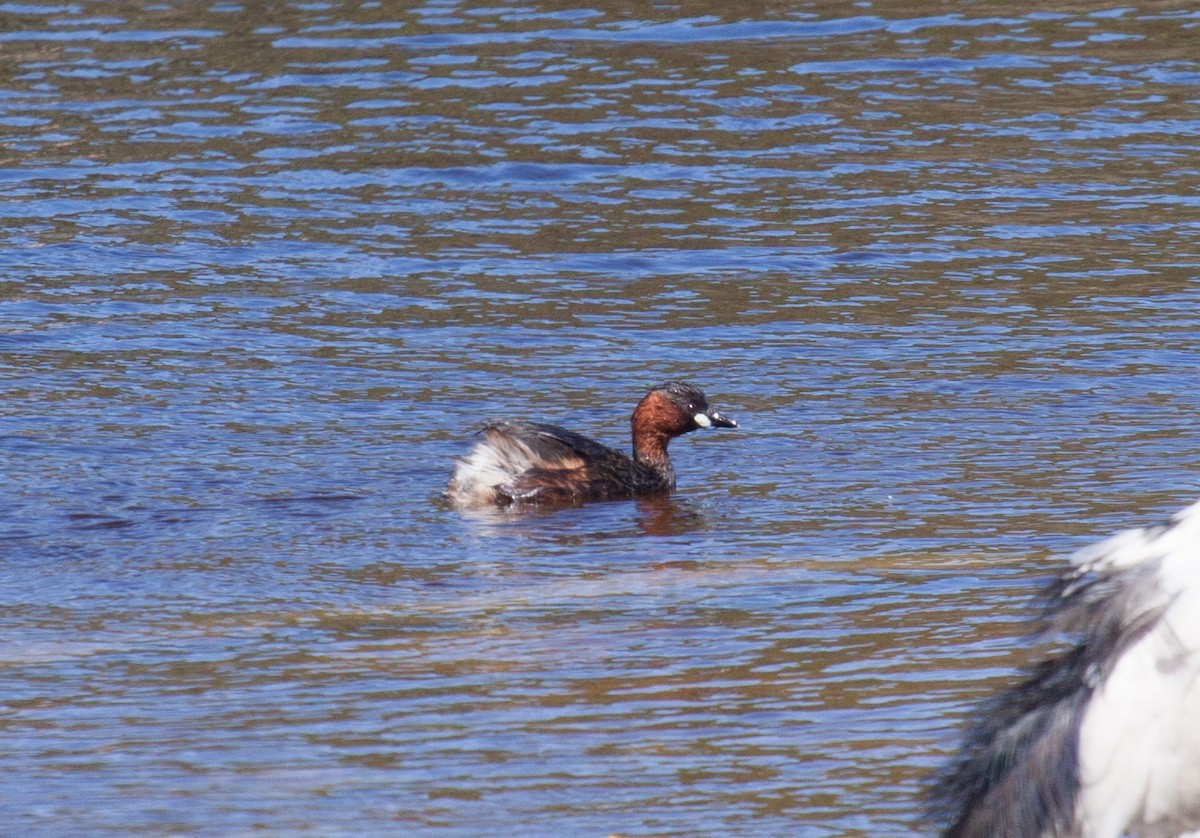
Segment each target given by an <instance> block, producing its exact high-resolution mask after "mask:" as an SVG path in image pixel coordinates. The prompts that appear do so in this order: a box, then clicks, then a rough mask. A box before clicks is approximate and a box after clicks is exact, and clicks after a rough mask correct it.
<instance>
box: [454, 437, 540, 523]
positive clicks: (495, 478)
mask: <svg viewBox="0 0 1200 838" xmlns="http://www.w3.org/2000/svg"><path fill="white" fill-rule="evenodd" d="M534 460H535V457H534V454H533V452H532V451H531V450H530V449H529V447H528V446H527V445H525V444H523V443H522V442H520V441H519V440H517V439H515V438H514V437H511V436H507V435H505V434H489V435H488V436H486V437H485V438H483V439H481V440H479V442H477V443H476V444H475V447H474V448H473V449H472V450H471V453H470V454H468V455H467V456H466V457H464V458H462V459H460V460H459V461H458V464H457V465H456V466H455V468H454V474H452V475H451V476H450V484H449V486H448V487H447V488H446V496H447V497H448V498H449V499H450V500H451V502H453V503H456V504H459V505H461V506H488V505H492V504H495V503H496V502H497V501H498V500H499V499H500V495H501V493H500V491H499V489H500V487H503V486H505V485H506V484H508V483H510V482H512V480H513V479H514V478H515V477H516V476H517V475H518V474H520V473H521V472H523V471H526V470H527V469H529V468H531V467H532V466H533V463H534Z"/></svg>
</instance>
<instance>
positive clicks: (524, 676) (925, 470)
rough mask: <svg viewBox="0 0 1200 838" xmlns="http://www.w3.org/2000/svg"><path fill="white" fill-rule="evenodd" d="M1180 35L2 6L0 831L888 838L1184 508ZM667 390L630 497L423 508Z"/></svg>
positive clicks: (1191, 267)
mask: <svg viewBox="0 0 1200 838" xmlns="http://www.w3.org/2000/svg"><path fill="white" fill-rule="evenodd" d="M1198 22H1200V17H1198V16H1197V14H1196V13H1195V12H1194V11H1192V10H1189V9H1185V8H1182V7H1178V8H1177V7H1172V6H1171V5H1170V4H1164V5H1158V6H1151V7H1145V8H1142V7H1128V6H1104V5H1100V6H1094V5H1093V6H1091V7H1088V8H1086V9H1084V8H1070V9H1065V8H1061V7H1055V8H1053V9H1052V8H1049V7H1045V6H1044V4H1043V6H1039V7H1035V8H1032V9H1031V8H1029V7H1028V6H1021V7H1017V6H1013V5H1011V4H1007V3H996V4H992V5H990V6H989V7H988V8H987V9H986V10H981V9H978V8H976V7H974V6H971V5H969V4H959V5H953V4H952V5H951V6H946V5H944V4H929V3H925V4H922V3H917V4H915V5H914V4H913V3H911V2H908V3H903V4H900V3H892V2H886V1H881V2H875V3H873V4H869V5H867V6H861V7H857V8H856V9H855V10H853V13H848V12H847V11H846V10H845V9H844V8H843V7H842V6H840V5H837V6H835V5H832V4H821V3H818V4H815V5H813V6H811V7H806V9H804V10H799V11H795V12H787V13H780V12H777V11H774V10H767V9H763V10H754V11H746V10H740V9H736V8H731V7H729V6H728V4H724V5H721V6H718V5H716V4H712V3H700V4H692V5H689V6H688V7H687V8H686V9H684V8H674V7H670V6H660V7H655V8H654V9H640V8H639V9H633V8H631V7H626V6H622V5H620V4H609V5H602V6H595V7H591V8H586V9H581V8H575V9H563V8H559V7H558V6H555V5H554V4H537V3H533V4H525V5H522V6H502V5H501V6H496V5H492V6H489V5H482V6H481V5H478V4H472V3H470V2H465V0H464V2H445V3H441V2H439V3H432V4H427V5H424V6H418V7H414V8H410V9H403V10H395V9H392V8H390V7H388V6H386V5H383V4H360V5H346V4H338V3H308V4H284V5H279V4H275V5H271V6H266V5H262V4H244V5H242V4H237V3H217V4H210V3H197V2H182V3H175V4H170V5H160V6H147V5H146V4H142V3H131V2H124V1H123V0H121V1H119V2H106V3H104V4H102V5H101V4H97V3H93V2H86V1H85V2H72V3H64V4H60V5H52V4H46V5H41V4H25V3H0V73H2V74H3V77H4V79H5V80H6V83H5V84H4V85H0V87H2V88H3V89H2V90H0V461H2V462H3V465H4V475H5V478H6V481H5V491H4V492H3V493H0V497H2V498H3V501H4V502H3V503H0V603H2V604H3V607H2V608H0V636H3V637H4V639H5V642H4V644H3V645H4V650H5V654H4V657H3V659H2V660H0V684H2V686H3V691H2V692H3V696H4V697H3V699H0V731H2V732H3V734H4V735H3V737H0V742H2V744H0V769H3V770H2V771H0V777H3V779H0V822H3V823H5V824H6V825H7V826H8V828H9V829H11V830H15V831H16V832H15V834H21V835H61V834H65V833H70V834H73V835H109V834H121V835H127V834H150V835H162V834H179V835H191V834H196V835H205V834H213V835H230V834H242V833H249V832H266V833H268V834H289V835H290V834H298V835H299V834H313V835H318V834H319V835H330V836H336V835H391V834H394V833H395V832H396V831H397V830H410V831H416V832H421V833H427V834H438V835H464V836H467V835H470V836H474V835H480V834H492V833H498V832H508V833H510V834H521V835H540V834H546V835H556V836H558V835H689V836H695V835H717V834H720V835H726V834H737V835H764V836H766V835H781V834H787V835H800V836H813V837H814V838H816V837H817V836H849V835H863V836H866V835H870V836H902V835H903V836H908V835H912V834H914V833H919V832H921V829H922V827H920V826H919V825H917V824H916V821H917V819H918V817H919V815H920V813H921V803H920V795H921V789H922V785H923V783H924V777H925V776H926V775H927V773H928V772H929V771H930V770H931V768H933V767H934V766H936V765H938V764H939V763H940V762H941V760H942V759H943V758H944V756H945V754H946V752H947V750H948V749H949V748H950V747H952V745H953V743H954V741H955V737H956V726H957V725H958V723H959V722H960V721H961V720H962V719H963V718H964V716H965V715H966V714H968V713H969V712H971V708H972V706H973V703H974V701H975V700H976V699H977V698H978V697H979V696H980V695H982V694H985V693H988V692H990V691H992V690H994V689H996V688H997V687H998V686H999V685H1000V684H1002V683H1004V681H1005V679H1006V678H1007V677H1008V676H1009V675H1010V674H1011V673H1012V671H1013V669H1014V668H1015V667H1017V666H1019V665H1020V664H1021V663H1022V662H1024V661H1025V660H1026V658H1027V655H1028V648H1027V647H1028V643H1027V641H1026V640H1025V639H1024V638H1025V634H1026V632H1027V630H1028V622H1027V621H1028V618H1029V615H1030V614H1031V606H1030V603H1029V598H1030V597H1031V596H1032V595H1033V594H1034V593H1035V592H1036V591H1037V590H1038V588H1039V586H1040V585H1041V584H1042V583H1043V581H1044V580H1045V579H1046V578H1048V577H1049V575H1050V574H1051V573H1052V572H1053V571H1054V569H1055V568H1056V567H1058V566H1059V562H1060V561H1061V559H1060V558H1059V557H1060V556H1061V555H1062V554H1063V553H1065V552H1067V551H1069V550H1071V549H1073V548H1075V547H1078V546H1081V545H1083V544H1086V543H1088V542H1089V541H1091V540H1093V539H1094V538H1095V537H1097V536H1098V535H1102V534H1104V533H1107V532H1109V531H1111V530H1113V529H1115V528H1118V527H1123V526H1129V525H1132V524H1135V523H1139V522H1141V521H1142V520H1144V519H1145V518H1146V517H1156V516H1158V515H1161V514H1164V513H1166V512H1168V511H1170V510H1172V509H1174V508H1176V507H1178V506H1180V505H1182V504H1184V503H1187V502H1189V501H1191V500H1192V499H1193V497H1194V487H1195V485H1196V483H1197V467H1196V465H1195V462H1196V459H1195V456H1194V445H1193V439H1194V433H1193V429H1194V425H1195V421H1194V417H1195V416H1196V415H1197V412H1198V409H1200V404H1198V403H1197V402H1198V399H1200V397H1198V396H1197V395H1195V394H1196V393H1197V389H1196V388H1195V387H1194V385H1193V378H1194V370H1195V368H1196V366H1197V359H1196V350H1195V347H1196V346H1197V345H1198V344H1200V340H1198V338H1200V321H1197V318H1196V315H1195V311H1196V293H1195V284H1196V281H1195V280H1196V276H1195V274H1196V268H1195V259H1194V254H1195V252H1196V249H1197V248H1196V245H1197V237H1198V234H1200V224H1198V223H1197V221H1196V218H1195V216H1196V213H1195V209H1196V206H1197V200H1198V199H1197V196H1196V194H1195V190H1194V188H1193V186H1192V184H1194V183H1195V182H1196V175H1197V165H1196V160H1197V154H1196V153H1197V149H1198V144H1197V134H1198V126H1200V120H1197V118H1196V116H1195V112H1196V108H1195V104H1196V101H1195V100H1196V84H1197V81H1198V80H1200V72H1198V71H1197V68H1196V63H1195V60H1194V52H1195V50H1194V41H1195V28H1196V26H1197V23H1198ZM669 378H690V379H695V380H697V381H699V382H701V383H702V384H703V385H704V386H705V387H706V389H707V390H708V391H709V393H710V395H711V396H712V398H713V400H714V402H715V403H717V404H718V405H719V406H720V407H721V408H722V409H723V410H727V412H728V413H730V414H731V415H734V416H736V417H737V418H738V419H739V420H740V422H741V428H740V429H739V430H738V431H737V432H736V433H722V434H706V435H699V436H698V437H697V438H689V439H684V440H680V441H678V442H676V443H675V446H674V448H673V451H674V452H675V456H676V460H677V468H678V471H679V473H680V482H681V491H680V493H679V494H678V495H676V496H675V497H673V498H672V499H670V500H669V501H661V502H639V503H617V504H607V505H597V506H593V507H586V508H582V509H573V510H566V511H562V512H558V513H547V514H533V515H529V516H511V515H496V514H473V515H461V514H458V513H455V512H453V511H451V510H448V509H447V508H445V506H444V505H443V504H442V503H441V501H440V499H439V497H438V493H439V491H440V489H441V486H442V484H443V482H444V480H445V478H446V474H447V472H448V469H449V467H450V463H451V460H452V457H454V456H455V455H458V454H461V453H462V452H463V450H464V448H465V446H466V445H467V442H468V434H469V431H470V429H471V428H472V427H474V426H476V425H478V424H479V423H480V422H481V421H483V420H484V419H485V418H488V417H489V416H500V415H517V416H530V417H536V418H544V419H547V420H552V421H556V422H560V423H562V424H565V425H569V426H571V427H574V428H577V429H579V430H581V431H584V432H586V433H588V434H591V435H593V436H596V437H598V438H601V439H604V440H607V441H609V442H611V443H613V444H618V443H621V442H622V440H623V439H624V438H625V436H626V434H627V425H626V424H625V423H626V421H627V419H626V417H627V415H628V412H629V410H630V408H631V406H632V404H633V402H634V400H635V399H636V398H638V397H639V396H640V395H641V393H642V392H643V391H644V389H645V387H646V386H647V385H648V384H651V383H654V382H657V381H660V380H664V379H669Z"/></svg>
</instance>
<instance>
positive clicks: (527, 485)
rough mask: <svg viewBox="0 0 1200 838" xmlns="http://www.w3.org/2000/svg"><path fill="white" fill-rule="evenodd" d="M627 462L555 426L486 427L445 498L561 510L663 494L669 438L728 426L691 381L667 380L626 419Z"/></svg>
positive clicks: (670, 472) (670, 471)
mask: <svg viewBox="0 0 1200 838" xmlns="http://www.w3.org/2000/svg"><path fill="white" fill-rule="evenodd" d="M630 425H631V429H632V432H633V456H632V457H629V456H627V455H625V454H622V453H621V452H620V451H616V450H614V449H612V448H609V447H608V446H606V445H602V444H600V443H599V442H596V441H594V440H591V439H588V438H587V437H585V436H581V435H580V434H577V433H574V432H572V431H568V430H565V429H563V428H560V427H558V426H556V425H546V424H542V423H538V422H520V421H497V422H489V423H488V424H487V425H485V426H484V427H483V430H482V431H481V432H480V436H481V439H480V441H479V442H478V443H477V444H476V446H475V448H474V450H473V451H472V452H471V454H470V455H469V456H467V457H466V458H465V459H462V460H460V461H459V462H458V465H457V467H456V468H455V470H454V474H453V475H452V476H451V478H450V483H449V485H448V486H447V487H446V496H447V497H448V498H449V499H450V501H451V502H452V503H455V504H456V505H459V506H509V505H513V504H538V505H569V504H574V503H581V502H584V501H593V500H614V499H618V498H630V497H638V496H644V495H654V494H666V493H669V492H671V491H672V490H673V489H674V488H675V470H674V468H673V467H672V466H671V458H670V457H669V456H668V455H667V445H668V444H669V443H670V441H671V440H672V439H674V438H675V437H677V436H680V435H682V434H685V433H688V432H689V431H694V430H696V429H698V428H736V427H737V422H734V421H733V420H732V419H726V418H725V417H724V416H722V415H721V414H720V413H718V412H717V411H716V410H714V409H713V408H711V407H710V406H709V404H708V399H707V398H706V397H705V395H704V392H703V391H702V390H701V389H700V388H699V387H697V386H696V385H694V384H687V383H684V382H679V381H672V382H670V383H667V384H663V385H661V386H659V387H655V388H654V389H653V390H651V391H650V392H649V393H647V394H646V396H645V398H643V399H642V400H641V401H640V402H638V405H637V407H636V408H635V409H634V411H633V416H632V417H631V418H630Z"/></svg>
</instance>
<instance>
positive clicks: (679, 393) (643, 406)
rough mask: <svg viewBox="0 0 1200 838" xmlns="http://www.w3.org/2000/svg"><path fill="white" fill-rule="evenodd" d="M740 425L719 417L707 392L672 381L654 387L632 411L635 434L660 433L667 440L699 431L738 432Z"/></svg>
mask: <svg viewBox="0 0 1200 838" xmlns="http://www.w3.org/2000/svg"><path fill="white" fill-rule="evenodd" d="M737 426H738V423H737V422H735V421H734V420H732V419H728V418H726V417H724V416H722V415H721V414H720V413H718V412H717V411H716V410H715V409H714V408H713V407H712V406H710V405H709V403H708V398H707V397H706V396H705V395H704V391H703V390H701V389H700V388H699V387H697V386H696V385H695V384H689V383H687V382H685V381H670V382H667V383H666V384H660V385H659V386H658V387H655V388H654V389H653V390H651V391H650V392H649V393H647V394H646V397H645V398H644V399H642V400H641V401H640V402H638V406H637V408H636V409H635V410H634V411H633V432H634V434H635V435H637V434H638V433H646V432H650V433H657V434H663V435H666V436H668V437H672V436H679V435H680V434H686V433H688V432H689V431H694V430H697V429H699V428H736V427H737Z"/></svg>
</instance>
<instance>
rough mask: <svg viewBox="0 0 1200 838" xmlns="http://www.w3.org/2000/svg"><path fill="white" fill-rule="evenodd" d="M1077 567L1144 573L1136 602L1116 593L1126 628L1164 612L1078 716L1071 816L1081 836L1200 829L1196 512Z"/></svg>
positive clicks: (1199, 513)
mask: <svg viewBox="0 0 1200 838" xmlns="http://www.w3.org/2000/svg"><path fill="white" fill-rule="evenodd" d="M1075 563H1076V564H1077V565H1078V566H1079V571H1080V572H1086V573H1094V574H1098V575H1100V576H1101V577H1104V576H1109V575H1113V576H1116V575H1121V576H1126V575H1129V574H1138V575H1139V576H1141V575H1142V574H1143V573H1146V574H1149V577H1148V578H1146V579H1143V580H1142V582H1143V583H1142V584H1141V585H1139V586H1138V587H1139V588H1140V595H1136V594H1135V592H1134V591H1132V590H1130V591H1126V590H1124V589H1122V590H1120V591H1119V592H1117V593H1115V594H1114V596H1115V597H1116V598H1117V602H1116V603H1114V604H1115V605H1116V606H1117V607H1121V608H1122V609H1128V611H1129V613H1128V614H1127V615H1124V619H1123V622H1126V621H1128V623H1136V622H1137V621H1138V617H1139V616H1141V615H1149V614H1152V613H1153V612H1154V611H1158V610H1160V609H1161V614H1159V615H1158V616H1157V618H1154V619H1153V620H1152V622H1151V624H1150V625H1149V627H1148V628H1147V629H1146V630H1145V632H1144V633H1143V634H1142V635H1141V636H1140V637H1138V638H1137V639H1136V640H1135V641H1134V642H1132V643H1131V644H1130V645H1128V646H1127V647H1125V648H1123V649H1122V650H1121V652H1120V656H1119V658H1118V659H1117V661H1116V663H1115V665H1114V666H1113V667H1112V669H1111V670H1110V672H1109V673H1108V675H1107V677H1106V678H1105V679H1104V681H1103V683H1102V684H1101V685H1100V686H1099V687H1098V689H1097V690H1096V691H1095V692H1094V693H1093V695H1092V699H1091V701H1090V702H1089V703H1088V707H1087V709H1086V710H1085V711H1084V714H1083V722H1082V725H1081V726H1080V730H1079V761H1080V793H1079V800H1078V803H1077V809H1076V811H1077V817H1078V819H1079V822H1080V824H1082V825H1084V826H1085V829H1084V833H1083V834H1085V835H1088V836H1097V838H1104V836H1112V838H1119V836H1121V835H1124V834H1125V833H1126V832H1127V831H1129V832H1131V833H1132V834H1133V835H1136V836H1138V838H1160V837H1161V838H1168V836H1169V838H1175V837H1176V836H1180V835H1182V834H1184V833H1185V832H1186V831H1187V830H1189V829H1196V828H1197V827H1200V504H1196V505H1193V506H1191V507H1189V508H1187V509H1185V510H1183V511H1182V512H1180V513H1179V514H1178V515H1176V516H1175V517H1174V518H1173V519H1172V520H1171V524H1170V525H1169V526H1166V527H1155V528H1147V529H1140V530H1132V531H1130V532H1126V533H1122V534H1120V535H1117V536H1115V537H1113V538H1111V539H1109V540H1107V541H1105V542H1103V543H1101V544H1098V545H1096V547H1094V548H1091V549H1089V550H1085V551H1083V552H1081V553H1080V554H1079V555H1078V556H1076V558H1075ZM1114 581H1115V582H1117V583H1118V584H1120V583H1121V581H1122V580H1119V579H1114ZM1127 593H1128V594H1129V596H1126V594H1127ZM1122 597H1124V600H1125V601H1123V602H1122V601H1121V598H1122ZM1128 623H1127V624H1128Z"/></svg>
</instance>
